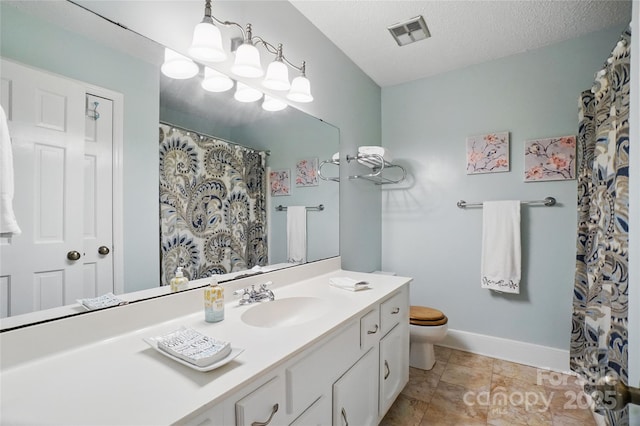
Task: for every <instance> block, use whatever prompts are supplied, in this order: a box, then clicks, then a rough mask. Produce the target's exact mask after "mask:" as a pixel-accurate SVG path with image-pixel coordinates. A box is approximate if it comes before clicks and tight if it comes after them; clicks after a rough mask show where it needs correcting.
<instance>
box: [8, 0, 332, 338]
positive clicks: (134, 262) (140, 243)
mask: <svg viewBox="0 0 640 426" xmlns="http://www.w3.org/2000/svg"><path fill="white" fill-rule="evenodd" d="M83 5H84V6H83V7H80V6H78V5H77V4H74V3H71V2H67V1H3V2H1V3H0V8H1V10H0V16H1V19H2V22H1V24H2V25H1V34H0V43H1V45H0V47H1V51H0V53H1V56H2V60H3V63H2V69H1V70H0V72H1V74H2V75H1V76H2V106H3V109H4V110H5V111H6V113H7V115H8V123H9V130H10V131H11V133H12V134H11V138H12V147H13V151H14V166H15V167H14V172H15V196H14V208H15V211H16V216H17V219H18V224H19V225H20V226H21V228H22V231H23V232H22V233H21V234H19V235H11V234H0V255H1V256H3V257H2V261H1V262H0V310H1V312H0V314H1V315H0V316H1V318H2V319H1V323H2V326H1V328H2V329H5V330H6V329H10V328H12V327H15V326H21V325H24V324H29V323H34V322H38V321H42V320H47V319H51V318H56V317H60V316H67V315H70V314H71V315H74V314H79V313H82V312H85V309H83V308H82V306H80V305H79V304H78V303H77V299H79V298H85V297H95V296H99V295H101V294H104V293H107V292H113V293H115V294H116V295H117V296H120V297H121V298H123V299H125V300H127V301H135V300H140V299H143V298H147V297H155V296H157V295H159V294H169V289H168V287H167V286H161V284H162V283H166V282H167V281H168V279H169V278H170V277H171V276H172V275H173V273H174V271H173V268H174V266H175V265H177V263H176V264H167V263H166V262H165V263H164V266H165V269H166V271H164V272H163V259H164V260H166V254H167V247H166V245H167V244H168V243H167V242H166V241H163V240H162V239H161V232H160V228H161V226H162V224H161V222H162V220H161V219H160V215H161V212H160V210H161V209H160V203H161V198H162V196H163V195H162V194H161V193H162V191H161V189H160V182H161V179H162V177H161V176H160V174H161V171H160V168H161V161H162V160H163V155H164V154H165V153H163V151H162V150H163V147H162V138H163V135H164V137H165V138H166V137H167V134H168V133H170V137H172V138H174V140H173V141H172V142H171V143H173V145H172V146H173V147H174V148H176V147H177V149H180V148H181V147H182V149H183V152H182V154H185V155H187V156H189V155H190V154H191V153H192V149H193V147H192V146H191V145H188V143H192V144H196V145H197V141H206V143H208V144H214V145H216V146H217V147H218V148H219V151H220V152H221V151H224V152H225V153H228V152H232V151H233V150H234V149H236V148H235V147H238V149H241V150H245V149H247V150H248V151H247V152H257V153H258V155H259V156H260V158H263V159H264V160H263V161H264V171H263V174H261V175H260V174H259V175H258V176H259V177H258V178H259V179H264V181H265V184H264V185H263V186H264V187H263V189H262V190H263V191H264V194H262V196H263V201H261V202H260V203H261V204H260V206H259V207H260V208H261V209H262V211H263V212H264V217H263V218H262V221H263V222H264V227H265V229H264V230H263V232H264V237H265V238H264V244H263V247H261V248H260V249H259V252H260V254H259V256H257V258H259V259H261V260H260V261H259V263H260V264H259V265H258V264H257V263H256V260H255V259H256V257H253V258H252V260H250V261H246V260H244V259H240V260H238V259H235V260H234V261H233V262H231V264H232V266H230V267H225V268H224V269H217V270H216V272H217V273H224V275H222V276H221V279H222V280H223V281H224V280H227V279H235V278H237V277H238V276H244V275H246V274H248V273H254V272H256V271H257V272H267V271H269V270H272V269H274V268H280V267H292V266H295V265H297V264H298V263H296V262H290V259H288V258H287V230H286V221H287V211H286V209H279V207H280V206H283V207H288V206H294V205H296V206H306V207H309V208H310V209H309V210H308V212H307V256H306V259H305V260H306V261H307V262H309V261H316V260H321V259H326V258H329V257H333V256H337V255H339V235H338V232H339V216H338V213H339V205H338V203H339V196H338V192H339V191H338V185H339V184H338V183H336V182H334V181H326V180H321V179H320V180H319V181H318V182H317V184H313V183H311V184H309V182H307V183H306V184H303V185H297V184H296V176H297V166H299V164H300V163H301V162H305V161H309V162H311V163H314V162H315V161H317V162H322V161H323V160H328V159H330V158H331V156H332V155H333V154H334V153H335V152H337V151H338V150H339V139H340V134H339V130H338V129H337V128H336V127H334V126H332V125H330V124H328V123H325V122H323V121H322V120H319V119H317V118H314V117H311V116H309V115H308V114H305V113H303V112H301V111H300V110H298V109H296V108H295V107H293V106H289V107H288V108H286V109H285V110H283V111H278V112H267V111H264V110H262V108H261V107H260V104H259V103H239V102H237V101H235V100H234V99H233V94H232V92H225V93H210V92H206V91H204V90H202V88H201V87H200V80H201V77H202V73H203V69H202V67H200V75H198V76H196V77H194V78H192V79H188V80H172V79H169V78H167V77H165V76H163V75H162V74H161V73H160V65H161V63H162V60H163V53H164V48H163V46H161V45H160V44H158V43H156V42H155V41H153V40H150V39H148V38H146V37H144V36H141V35H139V34H136V33H134V32H132V31H130V30H127V29H125V28H123V27H121V26H119V25H117V24H115V23H113V22H110V21H108V20H106V19H104V18H103V17H100V16H98V15H96V14H95V13H93V12H92V11H91V10H88V9H86V8H85V6H86V7H88V8H90V7H91V2H84V3H83ZM119 7H120V8H123V7H126V2H119ZM194 19H195V20H198V19H199V18H198V17H194ZM60 79H62V80H60ZM23 80H25V81H26V83H25V82H24V81H23ZM29 84H31V85H35V86H37V87H38V88H37V89H36V91H35V92H34V93H36V92H37V93H38V99H37V100H36V101H35V103H33V102H31V101H32V100H33V99H31V100H29V102H26V101H24V102H23V99H25V98H31V96H21V93H22V92H21V90H25V89H24V87H26V86H25V85H27V86H28V85H29ZM49 84H50V85H52V86H51V87H54V89H52V90H49V89H47V85H49ZM60 86H64V87H63V89H64V90H67V89H68V90H75V88H76V87H80V88H81V89H82V90H83V91H84V92H85V93H82V95H81V96H80V97H77V96H75V95H69V96H68V97H66V96H62V97H61V96H59V93H58V88H59V87H60ZM69 88H70V89H69ZM63 89H61V90H63ZM86 94H88V96H87V95H86ZM30 102H31V103H32V104H30ZM38 102H40V103H38ZM77 103H81V104H82V116H81V117H71V112H72V111H73V108H74V105H76V104H77ZM29 108H32V109H33V110H34V111H36V113H37V114H36V113H34V114H31V116H33V117H35V118H36V119H35V121H36V122H35V124H34V126H35V127H34V126H32V127H29V126H30V125H29V124H25V123H23V121H24V120H23V118H21V117H22V115H21V114H25V111H29ZM26 114H27V115H29V113H26ZM97 116H99V118H98V119H96V118H97ZM101 120H103V121H101ZM102 123H110V124H102ZM74 126H76V127H77V128H78V129H79V132H80V133H81V139H82V143H83V144H84V145H83V146H84V147H85V148H83V149H84V151H83V149H81V150H80V154H78V153H77V152H76V153H75V154H74V153H70V152H69V151H71V150H70V149H69V147H68V146H66V145H65V144H66V143H67V140H68V139H70V138H72V136H69V135H68V134H67V133H69V132H70V131H71V130H73V128H74ZM101 126H102V128H104V127H107V128H109V129H111V131H112V133H109V131H107V132H106V133H104V132H103V130H104V129H102V130H101ZM34 129H35V130H34ZM103 133H104V134H103ZM61 134H63V135H64V136H60V135H61ZM105 135H106V136H105ZM159 135H160V138H159ZM105 138H106V139H109V138H111V140H112V141H113V147H112V148H111V151H110V154H109V155H108V156H109V157H110V158H111V162H110V163H109V166H108V167H107V168H106V169H105V168H101V167H104V166H101V165H100V162H99V161H98V160H95V158H97V157H98V156H99V152H98V151H99V150H98V151H93V148H92V147H93V145H96V146H97V145H99V143H98V142H99V141H100V140H102V139H105ZM185 141H187V142H185ZM189 141H191V142H189ZM185 143H187V145H185ZM220 147H222V148H220ZM164 149H165V151H166V146H165V148H164ZM243 152H244V151H243ZM74 155H76V156H75V157H74ZM78 155H79V156H78ZM178 157H179V156H178ZM178 157H174V158H178ZM222 157H224V155H222V154H219V153H218V154H216V155H213V156H211V158H213V159H215V158H222ZM167 158H168V157H167ZM222 160H224V158H222ZM167 161H168V160H167ZM176 161H177V162H178V163H180V164H179V165H178V166H176V165H174V167H178V168H179V167H184V164H183V163H182V162H180V161H179V158H178V160H176ZM206 161H212V160H211V159H208V160H206ZM60 165H61V166H64V167H69V170H67V169H62V171H61V169H59V168H58V166H60ZM74 167H75V169H74ZM252 167H253V166H252V165H251V164H248V165H247V172H246V173H245V175H244V176H240V177H238V176H235V175H234V176H231V177H229V176H227V178H229V179H230V181H231V183H230V184H229V185H231V186H234V185H236V183H234V179H236V180H237V179H243V178H244V179H249V180H251V179H256V177H255V176H256V174H255V173H253V169H252ZM311 169H312V170H313V166H311ZM74 170H75V172H76V173H79V174H78V176H80V178H79V179H78V180H79V181H81V182H77V180H76V179H70V177H69V176H73V175H72V173H73V172H74ZM270 171H288V173H289V178H290V188H289V193H288V195H272V194H271V190H270V185H269V181H268V179H267V176H268V175H269V172H270ZM335 172H336V173H337V168H336V169H335ZM111 173H113V174H112V175H111ZM105 177H106V180H107V181H110V185H112V186H110V187H109V186H108V187H107V188H108V189H107V192H110V193H113V194H114V195H113V197H112V198H111V204H106V205H105V204H102V202H101V201H100V200H101V199H102V196H100V195H96V194H99V192H93V189H94V188H98V187H100V180H101V179H103V180H104V179H105ZM188 179H192V178H191V177H190V178H188ZM193 179H195V178H193ZM169 181H170V183H171V182H173V181H172V180H171V179H169ZM194 182H195V180H194ZM174 183H175V182H174ZM192 183H193V182H192ZM242 184H243V185H245V184H244V183H242ZM236 186H237V185H236ZM254 186H255V185H254ZM62 188H64V189H62ZM173 189H174V190H175V191H174V194H179V193H180V191H181V190H182V192H183V193H184V188H182V189H180V188H178V189H176V188H173ZM227 189H228V191H227V192H233V190H232V189H231V187H230V188H227ZM72 193H80V194H81V195H82V196H83V197H84V198H82V197H81V198H79V200H80V201H78V200H77V199H73V200H70V198H71V195H70V194H72ZM58 195H60V197H58ZM171 197H173V198H174V200H173V201H172V202H176V203H178V202H184V200H183V201H176V200H175V198H177V196H173V195H171V194H170V195H166V194H165V198H171ZM210 198H211V194H210V193H205V194H204V195H203V194H201V198H200V200H199V202H200V204H199V206H200V207H199V208H200V210H204V211H205V214H204V217H205V218H207V220H209V221H210V222H211V223H213V222H215V219H213V217H214V216H216V215H218V216H221V215H224V214H227V215H229V214H232V213H233V212H231V213H230V211H232V210H233V209H235V208H237V207H234V206H233V205H232V204H227V206H226V209H227V210H226V211H223V210H224V209H225V206H223V205H222V203H220V204H219V205H218V204H216V203H208V201H209V200H210ZM240 198H241V196H237V199H240ZM204 199H206V200H207V201H203V200H204ZM74 200H75V201H74ZM240 201H241V203H239V204H243V203H244V204H247V202H246V200H244V199H240ZM186 202H188V201H186ZM87 205H88V206H90V207H89V210H87V207H86V206H87ZM320 205H322V210H320V209H317V207H318V206H320ZM83 206H85V207H83ZM105 206H107V207H105ZM203 206H204V207H203ZM229 206H230V207H229ZM254 208H255V206H254V205H253V204H252V205H251V209H254ZM212 209H219V210H220V212H217V211H216V212H212ZM103 210H110V211H112V212H113V217H109V218H108V219H107V222H108V225H109V226H108V228H109V229H108V230H107V231H106V232H107V234H108V233H109V232H111V233H112V237H113V238H112V239H108V238H107V239H106V240H101V238H102V236H101V235H104V234H101V232H102V231H97V229H98V228H99V225H98V224H96V223H94V218H95V217H97V216H98V215H97V214H94V213H96V211H103ZM193 210H198V207H196V208H194V209H193ZM201 213H202V212H201ZM67 214H69V215H70V216H69V217H67V216H66V215H67ZM207 214H208V216H207ZM239 216H242V214H239ZM200 219H201V218H200ZM200 219H198V220H200ZM78 224H82V225H81V226H80V228H82V229H76V228H77V227H76V226H75V225H78ZM205 225H208V224H206V223H205ZM205 227H206V226H205ZM252 229H253V228H252ZM71 234H73V235H76V236H77V238H79V241H80V242H79V243H78V244H79V246H75V245H73V244H74V243H71V242H69V241H71V240H70V239H69V238H70V237H69V236H70V235H71ZM220 234H221V235H222V234H224V235H227V236H228V235H231V234H235V236H236V237H237V238H239V239H240V240H243V239H245V240H247V239H249V240H250V239H251V238H252V235H247V234H251V232H249V231H247V229H246V228H242V229H240V230H238V229H230V230H228V231H224V232H221V233H220ZM183 237H184V236H182V235H177V237H176V238H177V240H176V241H177V242H178V243H180V240H181V239H182V240H184V238H183ZM183 242H184V241H183ZM82 244H84V246H83V245H82ZM163 245H164V246H163ZM222 245H223V246H224V248H225V249H228V248H229V245H227V246H225V245H224V244H222ZM16 247H17V248H21V249H22V252H20V251H14V248H16ZM87 247H90V249H89V248H87ZM96 248H97V250H96ZM218 249H219V250H218V251H219V252H220V251H224V250H222V249H220V247H218ZM93 251H96V253H93ZM228 251H229V250H227V252H228ZM75 252H77V254H79V255H80V258H79V260H78V259H75V257H74V256H75V254H76V253H75ZM187 252H188V249H187ZM181 256H188V254H187V255H180V254H178V255H177V259H178V261H177V262H178V263H179V262H181V260H180V259H181ZM207 256H210V255H209V254H205V253H200V254H198V256H194V259H192V260H193V262H195V263H196V264H192V265H191V266H192V268H190V269H189V274H194V275H196V277H198V278H199V277H203V276H206V271H204V272H205V275H197V274H198V273H196V272H194V271H196V270H197V268H198V265H197V262H198V259H204V258H205V257H207ZM231 256H232V257H234V255H233V254H232V255H231ZM108 257H111V258H112V259H113V260H112V264H111V266H109V267H108V268H107V269H109V270H110V272H109V273H107V275H106V278H105V276H104V275H101V274H99V273H98V272H99V271H98V269H100V266H98V264H99V261H100V260H102V259H105V258H108ZM235 257H238V256H235ZM54 258H59V259H62V260H61V263H62V266H61V267H58V266H56V263H55V262H54V261H53V260H52V259H54ZM74 259H75V260H74ZM92 259H93V260H92ZM182 260H185V259H182ZM257 266H259V268H257ZM200 272H203V271H200ZM200 272H199V273H200ZM163 274H164V275H166V276H163ZM69 277H75V279H76V281H77V283H78V284H77V285H76V287H74V288H71V287H69V284H66V283H65V279H66V278H69ZM203 285H204V284H203ZM12 298H20V299H21V300H20V301H16V300H12Z"/></svg>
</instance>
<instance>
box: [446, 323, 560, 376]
mask: <svg viewBox="0 0 640 426" xmlns="http://www.w3.org/2000/svg"><path fill="white" fill-rule="evenodd" d="M438 345H439V346H445V347H448V348H453V349H459V350H462V351H467V352H473V353H476V354H479V355H485V356H490V357H492V358H498V359H503V360H505V361H511V362H516V363H518V364H525V365H530V366H532V367H537V368H542V369H545V370H552V371H558V372H564V373H568V372H569V351H566V350H562V349H556V348H550V347H548V346H541V345H536V344H533V343H526V342H519V341H517V340H509V339H503V338H501V337H493V336H487V335H484V334H476V333H469V332H467V331H460V330H451V329H449V331H448V332H447V336H446V337H445V338H444V340H443V341H441V342H439V343H438Z"/></svg>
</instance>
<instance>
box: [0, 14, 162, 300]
mask: <svg viewBox="0 0 640 426" xmlns="http://www.w3.org/2000/svg"><path fill="white" fill-rule="evenodd" d="M1 19H2V26H1V28H2V36H1V37H0V41H1V53H2V56H4V57H7V58H11V59H14V60H16V61H18V62H21V63H23V64H25V65H30V66H33V67H37V68H41V69H44V70H48V71H50V72H53V73H56V74H60V75H63V76H67V77H70V78H72V79H76V80H80V81H83V82H86V83H90V84H94V85H96V86H100V87H103V88H106V89H110V90H113V91H115V92H119V93H122V94H123V95H124V147H123V156H124V161H123V179H124V182H125V186H124V188H123V190H124V194H123V203H124V247H123V250H124V282H125V292H130V291H136V290H140V289H145V288H150V287H156V286H157V285H158V283H159V281H160V280H159V272H158V271H159V258H158V253H159V239H158V179H159V177H158V84H159V79H158V78H159V72H158V69H157V67H156V66H153V65H151V64H149V63H146V62H143V61H140V60H138V59H136V58H133V57H131V56H127V55H125V54H122V53H120V52H117V51H115V50H111V49H108V48H105V47H102V46H100V45H98V44H96V43H94V42H92V41H91V40H87V39H84V38H81V37H79V36H78V35H76V34H73V33H70V32H68V31H65V30H62V29H60V28H59V27H56V26H54V25H51V24H50V23H48V22H45V21H42V20H39V19H36V18H33V17H31V16H25V15H24V13H22V12H20V11H18V10H16V9H14V8H13V7H11V6H10V5H9V4H6V3H5V4H2V12H1ZM79 52H80V53H79ZM16 184H17V185H19V182H17V183H16ZM116 249H118V248H116Z"/></svg>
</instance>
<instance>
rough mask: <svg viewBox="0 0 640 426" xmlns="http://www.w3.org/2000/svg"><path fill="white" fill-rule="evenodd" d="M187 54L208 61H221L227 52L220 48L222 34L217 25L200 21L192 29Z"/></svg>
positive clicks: (225, 57)
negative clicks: (191, 37) (191, 38)
mask: <svg viewBox="0 0 640 426" xmlns="http://www.w3.org/2000/svg"><path fill="white" fill-rule="evenodd" d="M189 55H191V56H192V57H194V58H196V59H200V60H202V61H209V62H222V61H224V60H225V59H227V54H226V53H225V52H224V49H223V48H222V35H221V34H220V30H219V29H218V27H216V26H215V25H213V24H212V23H209V22H200V23H199V24H198V25H196V27H195V29H194V30H193V41H192V42H191V47H190V48H189Z"/></svg>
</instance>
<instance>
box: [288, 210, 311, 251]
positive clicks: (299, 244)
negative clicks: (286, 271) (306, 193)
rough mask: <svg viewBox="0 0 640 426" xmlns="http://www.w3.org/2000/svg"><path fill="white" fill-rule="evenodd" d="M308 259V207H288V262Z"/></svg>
mask: <svg viewBox="0 0 640 426" xmlns="http://www.w3.org/2000/svg"><path fill="white" fill-rule="evenodd" d="M306 261H307V208H306V207H305V206H289V207H287V262H300V263H305V262H306Z"/></svg>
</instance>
